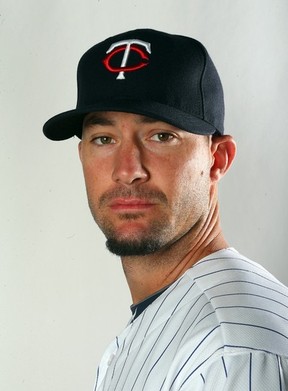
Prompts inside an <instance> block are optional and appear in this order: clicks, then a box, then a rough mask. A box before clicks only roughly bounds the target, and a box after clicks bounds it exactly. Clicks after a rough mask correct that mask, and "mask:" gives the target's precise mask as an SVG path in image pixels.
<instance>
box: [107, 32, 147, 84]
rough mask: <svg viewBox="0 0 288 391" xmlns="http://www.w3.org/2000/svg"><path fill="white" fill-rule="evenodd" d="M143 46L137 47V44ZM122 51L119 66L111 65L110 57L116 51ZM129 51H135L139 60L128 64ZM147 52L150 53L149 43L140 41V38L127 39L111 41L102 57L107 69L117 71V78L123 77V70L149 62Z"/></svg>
mask: <svg viewBox="0 0 288 391" xmlns="http://www.w3.org/2000/svg"><path fill="white" fill-rule="evenodd" d="M135 45H138V46H142V47H143V48H144V49H143V48H139V47H138V46H135ZM145 50H146V51H145ZM121 52H124V54H123V57H122V61H121V65H120V67H117V66H112V65H111V59H113V57H114V56H115V55H117V54H118V53H121ZM131 52H135V53H137V55H138V56H139V62H138V63H136V64H133V65H130V66H129V65H128V60H129V55H130V53H131ZM148 53H149V54H151V44H150V43H149V42H145V41H141V40H140V39H128V40H125V41H124V40H123V41H119V42H115V43H113V44H112V45H111V46H110V48H109V49H108V50H107V52H106V54H107V56H106V57H105V58H104V60H103V63H104V65H105V67H106V69H108V71H110V72H113V73H118V76H117V77H116V79H117V80H124V79H125V74H124V73H125V72H132V71H136V70H138V69H141V68H143V67H146V66H147V65H148V64H149V57H148Z"/></svg>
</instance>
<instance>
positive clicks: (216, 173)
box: [210, 135, 236, 182]
mask: <svg viewBox="0 0 288 391" xmlns="http://www.w3.org/2000/svg"><path fill="white" fill-rule="evenodd" d="M211 155H212V164H211V170H210V178H211V180H212V182H218V181H219V180H220V179H221V178H222V177H223V176H224V175H225V174H226V172H227V171H228V169H229V168H230V166H231V164H232V162H233V160H234V157H235V155H236V143H235V141H234V140H233V138H232V137H231V136H228V135H225V136H213V137H212V140H211Z"/></svg>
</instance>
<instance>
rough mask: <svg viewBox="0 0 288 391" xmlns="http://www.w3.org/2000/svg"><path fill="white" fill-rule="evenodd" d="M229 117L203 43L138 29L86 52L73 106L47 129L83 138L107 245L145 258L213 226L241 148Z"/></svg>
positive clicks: (89, 183)
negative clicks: (228, 128) (220, 188)
mask: <svg viewBox="0 0 288 391" xmlns="http://www.w3.org/2000/svg"><path fill="white" fill-rule="evenodd" d="M223 121H224V101H223V91H222V86H221V82H220V79H219V76H218V74H217V71H216V69H215V66H214V64H213V62H212V60H211V58H210V57H209V55H208V53H207V51H206V49H205V48H204V47H203V45H202V44H201V43H199V42H198V41H196V40H194V39H192V38H188V37H183V36H179V35H170V34H166V33H163V32H159V31H155V30H149V29H142V30H134V31H129V32H127V33H123V34H119V35H117V36H114V37H111V38H108V39H107V40H105V41H103V42H101V43H99V44H97V45H95V46H94V47H92V48H91V49H90V50H88V51H87V52H86V53H85V54H84V55H83V57H82V58H81V60H80V62H79V66H78V101H77V107H76V109H74V110H70V111H68V112H64V113H62V114H59V115H57V116H55V117H53V118H51V119H50V120H49V121H47V122H46V124H45V125H44V133H45V135H46V136H47V137H48V138H50V139H52V140H63V139H67V138H69V137H72V136H74V135H77V136H78V137H79V138H81V142H80V144H79V152H80V158H81V161H82V165H83V171H84V176H85V181H86V187H87V194H88V199H89V205H90V209H91V211H92V214H93V216H94V218H95V220H96V222H97V224H98V225H99V226H100V228H101V229H102V231H103V232H104V234H105V235H106V237H107V245H108V248H109V249H110V250H111V251H112V252H114V253H116V254H118V255H122V256H129V255H146V254H149V253H152V252H155V251H159V250H160V249H162V248H165V247H167V246H169V245H171V244H173V243H174V242H175V241H177V240H179V239H181V237H183V236H185V235H186V234H187V233H189V232H193V235H194V236H195V237H196V236H197V234H200V232H201V230H202V229H203V226H205V224H207V222H209V219H210V218H211V213H212V212H211V211H212V209H213V207H215V204H216V190H215V189H216V185H217V182H218V180H219V179H220V178H221V177H222V176H223V175H224V174H225V172H226V171H227V169H228V168H229V166H230V164H231V162H232V160H233V157H234V154H235V144H234V142H233V140H232V139H231V137H230V136H223V132H224V125H223Z"/></svg>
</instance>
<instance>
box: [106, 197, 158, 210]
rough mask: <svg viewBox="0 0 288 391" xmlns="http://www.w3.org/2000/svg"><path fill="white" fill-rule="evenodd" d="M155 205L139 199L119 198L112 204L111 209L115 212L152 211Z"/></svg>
mask: <svg viewBox="0 0 288 391" xmlns="http://www.w3.org/2000/svg"><path fill="white" fill-rule="evenodd" d="M154 205H155V203H153V202H151V201H148V200H143V199H139V198H117V199H114V200H113V201H112V202H110V204H109V207H110V208H111V209H112V210H115V211H125V210H127V211H133V210H135V211H137V210H145V209H150V208H152V207H153V206H154Z"/></svg>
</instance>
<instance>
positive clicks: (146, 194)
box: [99, 187, 168, 207]
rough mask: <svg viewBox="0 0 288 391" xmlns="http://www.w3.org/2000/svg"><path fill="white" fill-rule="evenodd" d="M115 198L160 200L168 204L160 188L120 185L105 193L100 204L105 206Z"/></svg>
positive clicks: (100, 199)
mask: <svg viewBox="0 0 288 391" xmlns="http://www.w3.org/2000/svg"><path fill="white" fill-rule="evenodd" d="M115 198H138V199H140V200H147V201H150V202H153V201H158V202H161V203H163V204H166V205H167V204H168V199H167V197H166V195H165V194H164V193H163V192H162V191H160V190H156V189H149V188H141V189H139V188H137V189H136V188H135V189H126V188H122V187H119V188H115V189H113V190H108V191H106V192H105V193H103V194H102V195H101V197H100V198H99V206H100V207H101V206H105V205H107V204H108V203H110V202H111V201H113V200H114V199H115Z"/></svg>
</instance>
